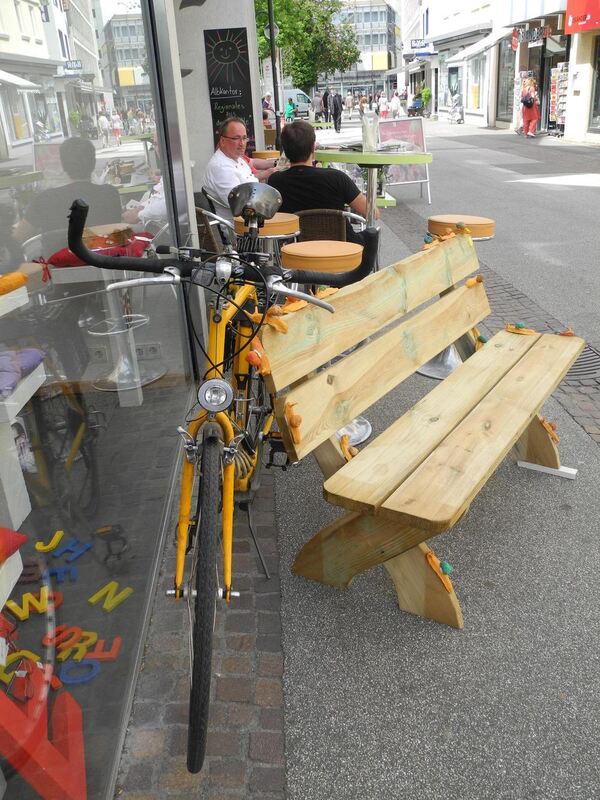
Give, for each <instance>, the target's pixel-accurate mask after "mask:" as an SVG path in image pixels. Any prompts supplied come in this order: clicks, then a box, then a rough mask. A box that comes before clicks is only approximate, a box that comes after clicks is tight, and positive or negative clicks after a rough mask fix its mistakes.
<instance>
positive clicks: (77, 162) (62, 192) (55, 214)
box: [13, 137, 121, 257]
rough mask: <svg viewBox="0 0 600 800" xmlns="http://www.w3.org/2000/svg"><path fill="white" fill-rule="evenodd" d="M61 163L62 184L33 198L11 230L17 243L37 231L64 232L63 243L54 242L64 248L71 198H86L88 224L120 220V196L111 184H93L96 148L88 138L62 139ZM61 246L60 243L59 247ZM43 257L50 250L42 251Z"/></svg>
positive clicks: (44, 232) (43, 232) (104, 223)
mask: <svg viewBox="0 0 600 800" xmlns="http://www.w3.org/2000/svg"><path fill="white" fill-rule="evenodd" d="M59 152H60V163H61V166H62V168H63V170H64V171H65V173H66V174H67V176H68V177H69V183H67V184H65V185H64V186H57V187H55V188H50V189H46V190H45V191H43V192H40V194H38V195H37V196H36V197H34V198H33V200H32V201H31V203H30V204H29V206H28V208H27V210H26V211H25V216H24V218H23V219H22V220H20V221H19V222H18V223H17V225H16V227H15V229H14V232H13V236H14V238H15V239H16V240H17V241H18V242H23V241H25V239H29V237H31V236H35V235H36V234H38V233H42V234H47V233H49V232H50V231H64V237H63V236H62V235H61V237H60V239H61V241H62V239H63V238H64V243H62V244H61V242H59V241H58V239H57V237H55V239H56V241H54V242H53V244H52V247H54V248H55V249H54V250H53V252H55V251H56V250H59V249H60V248H61V247H66V245H67V237H66V230H67V225H68V214H69V209H70V208H71V203H72V202H73V200H78V199H81V200H85V201H86V203H87V204H88V205H89V207H90V210H89V215H88V218H87V220H86V224H87V225H109V224H111V223H113V222H115V223H118V222H120V221H121V198H120V197H119V192H118V191H117V190H116V188H115V187H114V186H109V185H108V184H102V185H99V184H96V183H92V181H91V175H92V172H93V171H94V167H95V166H96V149H95V147H94V145H93V144H92V142H90V141H89V139H80V138H76V137H74V138H71V139H65V141H64V142H63V143H62V144H61V146H60V151H59ZM58 245H60V246H58ZM43 255H44V256H46V257H47V256H49V255H52V253H44V254H43Z"/></svg>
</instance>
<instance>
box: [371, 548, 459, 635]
mask: <svg viewBox="0 0 600 800" xmlns="http://www.w3.org/2000/svg"><path fill="white" fill-rule="evenodd" d="M428 553H432V554H433V551H432V550H431V549H430V548H429V547H428V546H427V545H426V544H425V542H422V543H421V544H419V545H417V547H413V548H411V549H410V550H407V551H406V552H405V553H401V554H400V555H399V556H395V558H390V560H389V561H386V562H385V564H384V565H383V566H384V567H385V568H386V569H387V571H388V572H389V575H390V578H391V579H392V580H393V582H394V586H395V587H396V593H397V595H398V605H399V606H400V609H401V610H402V611H408V612H410V613H411V614H417V615H418V616H420V617H427V618H428V619H432V620H435V621H436V622H441V623H442V624H443V625H450V626H451V627H453V628H463V627H464V620H463V615H462V610H461V608H460V604H459V602H458V598H457V596H456V593H455V592H454V588H452V590H451V591H448V590H447V589H446V587H445V586H444V584H443V583H442V581H441V580H440V578H439V577H438V576H437V574H436V573H435V572H434V570H433V569H432V568H431V567H430V565H429V562H428V561H427V554H428Z"/></svg>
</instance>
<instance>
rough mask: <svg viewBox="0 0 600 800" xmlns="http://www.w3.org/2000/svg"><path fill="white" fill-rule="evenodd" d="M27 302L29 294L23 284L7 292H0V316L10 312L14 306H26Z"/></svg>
mask: <svg viewBox="0 0 600 800" xmlns="http://www.w3.org/2000/svg"><path fill="white" fill-rule="evenodd" d="M28 302H29V295H28V293H27V289H26V287H25V286H20V287H19V288H18V289H14V291H12V292H8V293H7V294H0V317H2V316H4V314H10V312H11V311H14V310H15V308H20V307H21V306H26V305H27V303H28Z"/></svg>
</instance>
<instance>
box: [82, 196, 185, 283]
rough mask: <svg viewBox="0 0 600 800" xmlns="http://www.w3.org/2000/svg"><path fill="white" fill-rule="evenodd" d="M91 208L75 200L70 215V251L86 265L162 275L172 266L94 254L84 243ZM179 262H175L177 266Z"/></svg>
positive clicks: (144, 259)
mask: <svg viewBox="0 0 600 800" xmlns="http://www.w3.org/2000/svg"><path fill="white" fill-rule="evenodd" d="M88 210H89V206H88V204H87V203H86V202H85V201H84V200H73V203H72V204H71V213H70V214H69V229H68V232H67V241H68V243H69V250H70V251H71V252H72V253H75V255H76V256H77V257H78V258H80V259H81V260H82V261H83V262H85V263H86V264H91V265H92V266H93V267H101V268H104V269H121V270H126V269H133V270H140V271H141V272H153V273H156V274H157V275H161V274H162V273H163V272H164V269H165V267H168V266H170V262H169V261H168V260H167V261H156V262H155V261H152V260H151V259H148V258H129V257H128V256H122V257H114V256H103V255H100V254H99V253H94V252H92V250H88V248H87V247H86V246H85V245H84V243H83V238H82V237H83V229H84V226H85V220H86V218H87V215H88ZM177 263H178V262H175V264H177Z"/></svg>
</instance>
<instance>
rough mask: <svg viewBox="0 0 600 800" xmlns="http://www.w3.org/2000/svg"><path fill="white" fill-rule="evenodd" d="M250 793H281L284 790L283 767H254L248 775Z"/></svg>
mask: <svg viewBox="0 0 600 800" xmlns="http://www.w3.org/2000/svg"><path fill="white" fill-rule="evenodd" d="M249 786H250V791H251V792H281V791H283V790H284V789H285V771H284V769H283V767H254V768H253V769H252V773H251V775H250V784H249Z"/></svg>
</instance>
